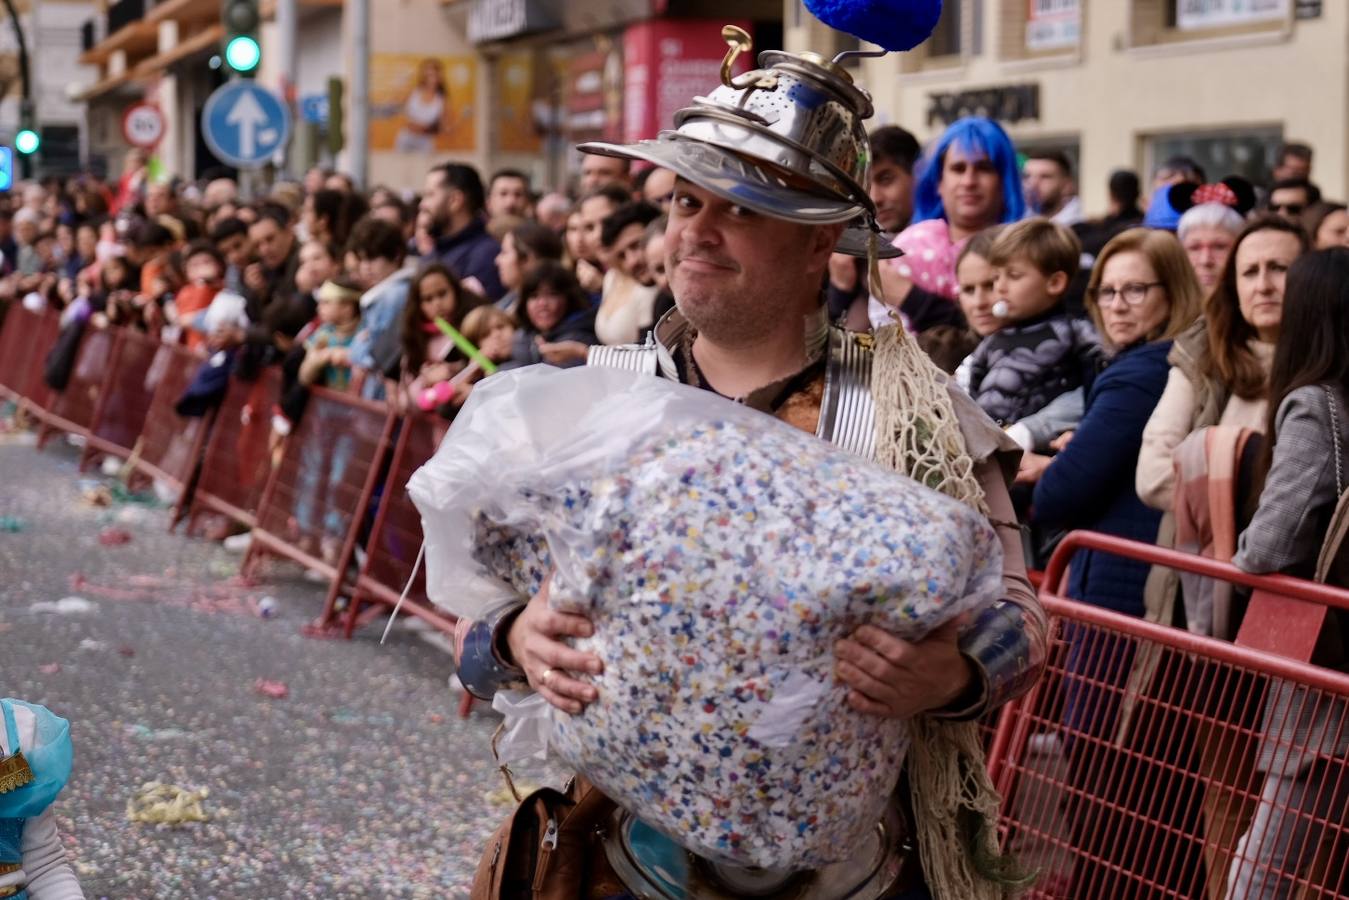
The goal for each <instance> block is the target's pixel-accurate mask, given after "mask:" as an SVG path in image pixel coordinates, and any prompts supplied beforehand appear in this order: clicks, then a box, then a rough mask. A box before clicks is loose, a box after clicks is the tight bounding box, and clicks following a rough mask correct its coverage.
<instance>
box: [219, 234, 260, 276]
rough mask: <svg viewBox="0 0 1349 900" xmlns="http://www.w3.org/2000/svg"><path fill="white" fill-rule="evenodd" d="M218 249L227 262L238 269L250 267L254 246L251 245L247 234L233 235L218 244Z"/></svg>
mask: <svg viewBox="0 0 1349 900" xmlns="http://www.w3.org/2000/svg"><path fill="white" fill-rule="evenodd" d="M216 249H217V250H219V251H220V254H221V255H222V256H224V257H225V262H227V263H229V264H230V265H231V266H233V267H234V268H236V269H242V268H243V267H244V266H246V265H248V261H249V258H250V257H251V256H252V255H253V245H252V244H250V243H249V241H248V235H246V234H232V235H230V236H229V237H227V238H225V239H224V240H222V241H220V242H218V243H217V244H216Z"/></svg>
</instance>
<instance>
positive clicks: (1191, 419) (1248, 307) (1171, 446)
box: [1137, 215, 1307, 624]
mask: <svg viewBox="0 0 1349 900" xmlns="http://www.w3.org/2000/svg"><path fill="white" fill-rule="evenodd" d="M1306 250H1307V236H1306V233H1305V232H1304V231H1303V230H1302V228H1301V227H1300V226H1299V225H1296V224H1294V223H1292V222H1289V221H1288V220H1286V219H1283V218H1281V217H1279V216H1273V215H1265V216H1260V217H1257V218H1255V219H1252V220H1251V221H1250V222H1248V223H1247V225H1246V227H1245V228H1243V229H1242V231H1241V233H1240V234H1239V235H1237V240H1236V243H1235V245H1234V246H1233V248H1232V252H1231V254H1229V255H1228V258H1227V263H1226V265H1225V266H1224V267H1223V274H1222V278H1221V280H1220V281H1219V283H1218V285H1217V287H1215V288H1214V290H1213V292H1212V293H1211V294H1210V295H1209V296H1208V298H1207V300H1206V301H1205V307H1204V318H1203V321H1201V322H1198V323H1196V324H1195V325H1194V326H1193V327H1192V328H1191V329H1190V330H1189V331H1187V332H1186V333H1185V334H1183V335H1181V336H1180V337H1178V338H1177V339H1176V345H1175V347H1174V348H1173V349H1172V351H1171V357H1170V362H1171V373H1170V375H1169V376H1168V377H1167V383H1166V392H1165V393H1164V394H1163V395H1162V399H1161V402H1160V403H1158V404H1157V409H1156V411H1155V412H1153V414H1152V418H1151V419H1150V420H1149V421H1148V425H1147V428H1146V429H1144V431H1143V449H1142V452H1141V453H1140V454H1139V457H1138V472H1137V487H1138V496H1139V497H1141V498H1142V500H1143V502H1144V503H1146V504H1147V505H1148V506H1151V507H1152V508H1153V509H1157V510H1161V511H1162V512H1170V511H1171V509H1172V507H1173V502H1174V495H1175V489H1176V477H1175V469H1174V466H1173V458H1174V456H1175V452H1176V448H1177V447H1179V446H1180V444H1181V442H1182V441H1183V440H1184V439H1185V438H1186V437H1187V436H1189V435H1190V434H1191V433H1192V432H1195V431H1197V430H1199V429H1200V428H1204V427H1207V426H1210V425H1235V426H1238V427H1242V428H1251V429H1254V430H1256V431H1263V430H1264V426H1265V418H1266V392H1267V385H1268V381H1269V365H1270V361H1271V360H1272V359H1273V358H1274V344H1275V342H1277V341H1278V339H1279V325H1280V323H1281V322H1282V319H1283V285H1284V278H1285V276H1286V275H1287V273H1288V268H1289V266H1291V265H1292V264H1293V261H1294V260H1296V259H1297V258H1298V257H1299V256H1301V255H1302V254H1303V253H1304V252H1306ZM1159 542H1161V543H1163V545H1165V546H1169V545H1170V543H1171V540H1170V536H1169V535H1167V534H1165V532H1164V533H1163V535H1162V536H1161V537H1160V538H1159ZM1173 587H1174V582H1173ZM1154 599H1155V600H1156V601H1157V608H1155V609H1154V608H1152V607H1151V606H1150V608H1149V612H1150V613H1151V615H1150V618H1151V617H1156V621H1160V622H1164V623H1166V624H1173V622H1172V617H1171V613H1172V603H1173V600H1174V598H1173V597H1161V596H1158V597H1156V598H1154Z"/></svg>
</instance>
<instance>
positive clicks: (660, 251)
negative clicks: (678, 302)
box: [642, 234, 670, 291]
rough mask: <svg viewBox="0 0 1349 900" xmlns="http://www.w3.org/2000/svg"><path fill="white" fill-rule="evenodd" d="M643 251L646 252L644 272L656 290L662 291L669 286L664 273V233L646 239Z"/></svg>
mask: <svg viewBox="0 0 1349 900" xmlns="http://www.w3.org/2000/svg"><path fill="white" fill-rule="evenodd" d="M642 252H643V253H645V254H646V274H647V276H648V277H649V278H650V279H651V284H652V285H653V286H654V287H655V288H656V290H660V291H663V290H665V289H666V288H668V287H669V286H670V279H669V276H667V275H666V273H665V235H663V234H658V235H656V236H655V237H653V238H650V239H649V240H647V242H646V244H645V246H644V249H643V250H642Z"/></svg>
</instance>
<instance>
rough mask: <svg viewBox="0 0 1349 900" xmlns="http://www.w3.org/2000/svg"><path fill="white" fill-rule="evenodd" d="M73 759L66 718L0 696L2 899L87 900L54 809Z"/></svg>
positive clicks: (0, 881)
mask: <svg viewBox="0 0 1349 900" xmlns="http://www.w3.org/2000/svg"><path fill="white" fill-rule="evenodd" d="M70 763H71V747H70V725H69V723H67V722H66V720H65V719H62V718H60V717H59V716H56V715H54V714H52V712H51V711H50V710H48V709H47V708H46V707H44V706H38V705H36V704H33V703H25V702H23V701H22V700H13V699H8V698H6V699H0V897H5V898H9V900H84V892H83V891H81V890H80V885H79V882H78V881H76V880H75V873H74V872H73V871H71V868H70V863H68V862H67V861H66V854H65V849H64V848H63V847H62V846H61V836H60V835H59V834H58V833H57V831H56V816H55V815H54V814H53V813H52V801H54V800H55V799H56V795H57V794H59V793H60V792H61V788H63V787H64V786H65V783H66V780H67V779H68V778H69V777H70Z"/></svg>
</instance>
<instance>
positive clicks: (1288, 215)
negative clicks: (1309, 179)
mask: <svg viewBox="0 0 1349 900" xmlns="http://www.w3.org/2000/svg"><path fill="white" fill-rule="evenodd" d="M1307 206H1308V204H1307V189H1306V188H1302V187H1290V188H1279V189H1278V190H1274V191H1270V192H1269V211H1270V212H1272V213H1277V214H1278V215H1281V216H1283V217H1284V218H1285V219H1287V220H1288V221H1290V222H1296V221H1298V220H1299V219H1300V218H1301V217H1302V213H1303V211H1304V210H1306V208H1307Z"/></svg>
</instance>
